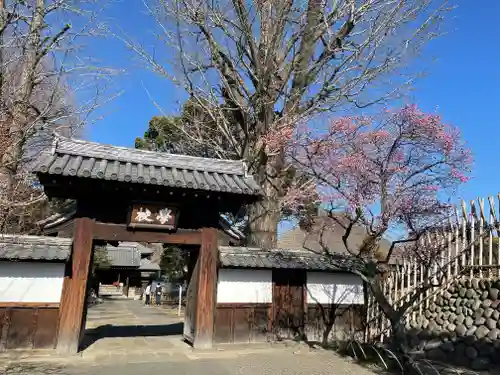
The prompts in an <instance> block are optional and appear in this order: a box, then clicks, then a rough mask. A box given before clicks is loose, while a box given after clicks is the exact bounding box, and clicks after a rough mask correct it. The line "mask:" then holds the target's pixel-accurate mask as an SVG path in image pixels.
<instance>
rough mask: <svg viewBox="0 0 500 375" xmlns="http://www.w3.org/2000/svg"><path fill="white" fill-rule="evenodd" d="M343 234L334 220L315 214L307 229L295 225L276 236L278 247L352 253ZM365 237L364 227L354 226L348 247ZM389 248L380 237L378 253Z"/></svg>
mask: <svg viewBox="0 0 500 375" xmlns="http://www.w3.org/2000/svg"><path fill="white" fill-rule="evenodd" d="M343 234H344V229H343V228H342V227H340V225H339V224H338V223H337V222H336V221H335V220H333V219H331V218H329V217H326V216H317V217H316V218H315V219H314V223H313V224H312V226H311V228H310V229H309V230H306V229H302V228H300V227H299V226H297V227H295V228H292V229H290V230H289V231H287V232H285V233H283V234H282V235H281V236H280V237H279V238H278V248H280V249H291V250H302V251H309V252H310V251H313V252H324V251H325V249H327V250H328V252H329V253H331V254H343V255H352V254H350V253H349V252H348V251H347V250H346V248H345V245H344V242H343V240H342V235H343ZM365 237H366V231H365V229H364V228H363V227H361V226H354V227H353V228H352V230H351V233H350V235H349V238H348V241H347V243H348V245H349V247H350V248H352V249H356V248H359V246H360V245H361V244H362V242H363V240H364V238H365ZM389 248H390V243H389V242H388V241H387V240H385V239H382V240H381V241H380V243H379V253H381V254H387V252H388V250H389Z"/></svg>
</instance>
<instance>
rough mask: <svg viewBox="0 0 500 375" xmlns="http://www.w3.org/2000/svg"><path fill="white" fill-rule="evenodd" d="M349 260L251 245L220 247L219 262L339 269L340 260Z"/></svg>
mask: <svg viewBox="0 0 500 375" xmlns="http://www.w3.org/2000/svg"><path fill="white" fill-rule="evenodd" d="M348 261H349V260H348V259H346V258H344V257H342V258H338V259H336V260H335V261H332V260H331V259H327V258H326V257H325V256H322V255H319V254H314V253H311V252H305V251H296V250H289V249H273V250H269V251H263V250H262V249H259V248H251V247H230V246H220V247H219V262H220V265H221V266H222V267H237V268H286V269H305V270H311V271H339V270H340V268H339V265H338V264H339V262H348Z"/></svg>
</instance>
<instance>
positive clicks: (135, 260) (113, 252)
mask: <svg viewBox="0 0 500 375" xmlns="http://www.w3.org/2000/svg"><path fill="white" fill-rule="evenodd" d="M106 251H107V255H108V259H109V263H110V266H112V267H139V266H140V265H141V253H140V251H139V250H138V249H137V248H135V247H127V246H121V244H120V245H118V246H111V245H108V246H106Z"/></svg>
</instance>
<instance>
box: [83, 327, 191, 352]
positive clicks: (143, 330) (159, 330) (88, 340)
mask: <svg viewBox="0 0 500 375" xmlns="http://www.w3.org/2000/svg"><path fill="white" fill-rule="evenodd" d="M183 327H184V323H182V322H179V323H171V324H162V325H130V326H114V325H111V324H106V325H102V326H99V327H97V328H92V329H87V330H86V331H85V335H84V337H83V340H82V343H81V344H80V351H82V350H85V349H87V348H88V347H90V346H91V345H92V344H94V343H95V342H96V341H98V340H100V339H104V338H108V337H161V336H175V335H182V332H183Z"/></svg>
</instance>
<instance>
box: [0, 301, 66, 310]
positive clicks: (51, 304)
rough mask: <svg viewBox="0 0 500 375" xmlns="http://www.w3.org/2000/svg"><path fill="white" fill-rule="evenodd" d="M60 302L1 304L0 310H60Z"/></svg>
mask: <svg viewBox="0 0 500 375" xmlns="http://www.w3.org/2000/svg"><path fill="white" fill-rule="evenodd" d="M58 307H59V303H58V302H0V308H26V309H28V308H29V309H39V308H58Z"/></svg>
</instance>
